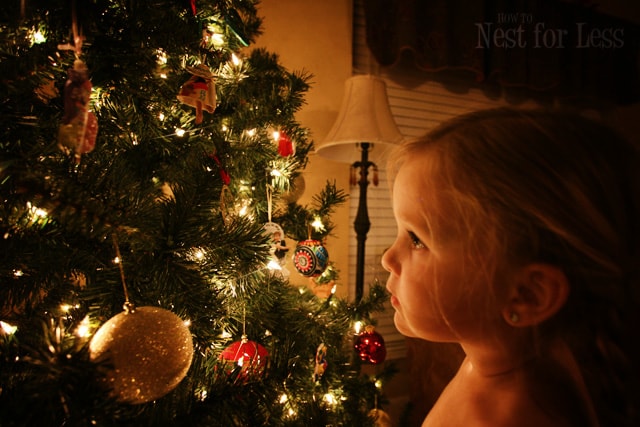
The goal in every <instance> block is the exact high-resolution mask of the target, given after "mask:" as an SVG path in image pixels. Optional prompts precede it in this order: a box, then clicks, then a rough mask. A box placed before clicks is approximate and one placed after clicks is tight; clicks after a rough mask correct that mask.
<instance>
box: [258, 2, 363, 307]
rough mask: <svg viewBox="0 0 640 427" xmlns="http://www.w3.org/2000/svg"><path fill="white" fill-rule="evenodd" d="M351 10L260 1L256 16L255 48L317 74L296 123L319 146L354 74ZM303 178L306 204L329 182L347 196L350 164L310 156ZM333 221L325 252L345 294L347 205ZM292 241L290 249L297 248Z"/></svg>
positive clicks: (347, 5)
mask: <svg viewBox="0 0 640 427" xmlns="http://www.w3.org/2000/svg"><path fill="white" fill-rule="evenodd" d="M352 7H353V6H352V1H351V0H322V1H318V0H262V2H261V3H260V4H259V5H258V14H259V16H261V17H262V18H263V20H264V21H263V35H262V36H260V37H259V38H258V40H257V43H256V44H255V45H253V46H254V47H264V48H266V49H268V50H269V51H271V52H274V53H276V54H278V55H279V57H280V62H281V63H282V65H283V66H284V67H286V68H287V69H289V70H291V71H294V70H299V71H301V70H304V71H307V72H309V73H311V74H312V75H313V78H312V79H311V84H312V86H311V90H310V91H309V92H308V93H307V96H306V101H307V104H306V105H305V106H304V107H303V109H302V110H301V111H300V112H299V113H298V115H297V119H298V121H299V122H300V123H301V124H302V125H303V126H305V127H307V128H309V130H310V132H311V139H312V140H313V141H314V142H315V143H316V146H317V144H318V143H319V142H320V141H322V140H323V138H324V137H325V136H326V135H327V133H328V132H329V130H330V129H331V126H332V124H333V121H334V120H335V118H336V117H337V115H338V109H339V108H340V102H341V101H342V93H343V88H344V82H345V80H346V79H347V78H348V77H350V76H351V50H352V47H351V39H352V36H351V35H352ZM304 179H305V184H306V187H305V192H304V194H303V195H302V197H301V198H300V200H299V203H301V204H303V205H308V204H310V203H311V198H312V197H313V195H314V194H316V193H318V191H319V190H321V189H322V188H324V185H325V183H326V181H327V180H331V181H333V180H336V183H337V187H338V188H340V189H342V190H344V191H345V192H348V191H349V166H348V165H347V164H342V163H336V162H332V161H329V160H325V159H323V158H320V157H318V156H316V155H315V154H312V155H311V156H310V161H309V165H308V166H307V169H306V170H305V172H304ZM332 219H333V221H334V223H336V224H337V227H336V229H335V231H334V235H335V236H330V237H329V238H328V239H327V242H326V248H327V250H328V251H329V257H330V259H331V261H332V262H333V263H334V264H335V266H336V268H337V269H338V270H340V279H341V280H340V281H339V282H338V288H337V293H338V295H340V296H346V295H347V294H348V288H347V278H348V277H349V264H348V256H349V253H348V250H349V247H348V236H349V227H351V224H350V223H349V206H348V202H347V203H346V204H345V205H344V206H343V207H341V208H340V209H339V210H338V211H337V212H336V214H335V215H334V216H333V218H332ZM288 243H289V246H290V247H291V245H295V242H288ZM288 269H289V270H291V277H290V280H291V282H292V283H294V284H307V279H305V278H304V277H303V276H301V275H300V274H298V273H297V272H296V271H295V269H294V268H293V265H292V264H291V263H289V265H288Z"/></svg>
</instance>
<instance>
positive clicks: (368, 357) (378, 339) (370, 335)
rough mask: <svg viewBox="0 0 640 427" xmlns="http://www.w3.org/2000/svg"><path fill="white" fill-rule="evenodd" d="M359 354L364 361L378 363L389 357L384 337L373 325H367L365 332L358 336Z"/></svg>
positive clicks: (357, 348)
mask: <svg viewBox="0 0 640 427" xmlns="http://www.w3.org/2000/svg"><path fill="white" fill-rule="evenodd" d="M354 347H355V349H356V351H357V352H358V356H360V359H361V360H363V361H364V362H369V363H373V364H374V365H377V364H378V363H382V362H384V359H385V358H386V357H387V348H386V347H385V345H384V338H382V335H380V334H379V333H377V332H376V331H375V328H374V327H373V326H371V325H369V326H367V327H365V329H364V332H362V333H361V334H360V335H358V336H357V337H356V341H355V345H354Z"/></svg>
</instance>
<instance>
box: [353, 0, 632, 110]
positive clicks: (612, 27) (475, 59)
mask: <svg viewBox="0 0 640 427" xmlns="http://www.w3.org/2000/svg"><path fill="white" fill-rule="evenodd" d="M364 9H365V17H366V34H367V43H368V45H369V48H370V49H371V52H372V54H373V56H374V57H375V59H376V60H377V61H378V63H380V64H381V65H383V66H392V65H394V64H395V63H397V62H398V61H399V60H400V58H401V57H402V56H403V54H404V53H406V52H409V53H410V55H411V57H412V58H413V62H414V63H415V65H416V66H417V67H419V68H420V69H422V70H425V71H428V72H432V73H441V72H445V74H446V73H447V72H449V73H451V72H456V73H457V74H463V75H465V76H466V77H468V79H470V80H473V81H474V82H476V83H478V84H487V85H491V84H494V85H499V86H500V87H501V88H503V89H506V90H509V88H513V89H519V90H522V89H525V90H528V91H531V92H544V93H546V94H552V95H553V96H557V97H560V98H571V99H575V100H577V101H581V100H585V99H591V100H603V101H604V100H606V101H609V102H614V103H617V104H629V103H634V102H638V101H640V72H639V64H640V55H639V52H640V49H639V44H640V31H639V26H638V25H637V24H634V23H632V22H628V21H625V20H623V19H619V18H614V17H612V16H609V15H605V14H602V13H599V12H598V11H597V10H595V9H594V8H590V7H586V6H583V5H580V4H574V3H568V2H565V1H560V0H529V1H527V0H366V1H364Z"/></svg>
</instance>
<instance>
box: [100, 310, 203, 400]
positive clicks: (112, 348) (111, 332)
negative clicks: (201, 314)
mask: <svg viewBox="0 0 640 427" xmlns="http://www.w3.org/2000/svg"><path fill="white" fill-rule="evenodd" d="M89 352H90V357H91V360H92V361H94V362H105V365H104V366H105V369H106V372H105V379H106V382H107V385H108V386H109V388H110V389H111V391H112V396H114V397H115V398H116V399H117V400H119V401H121V402H126V403H131V404H140V403H145V402H149V401H152V400H156V399H159V398H160V397H162V396H164V395H165V394H167V393H169V392H170V391H171V390H173V389H174V388H175V387H176V386H177V385H178V383H180V381H182V379H183V378H184V377H185V375H186V374H187V371H188V370H189V367H190V366H191V360H192V358H193V341H192V338H191V332H190V331H189V328H188V327H187V325H186V324H185V322H184V321H183V320H182V319H180V318H179V317H178V316H176V315H175V314H174V313H172V312H171V311H168V310H165V309H163V308H159V307H139V308H129V309H127V310H126V311H125V312H123V313H120V314H117V315H116V316H114V317H112V318H111V319H109V320H108V321H107V322H106V323H105V324H104V325H102V326H101V327H100V329H98V331H97V332H96V334H95V335H94V337H93V339H92V340H91V343H90V344H89Z"/></svg>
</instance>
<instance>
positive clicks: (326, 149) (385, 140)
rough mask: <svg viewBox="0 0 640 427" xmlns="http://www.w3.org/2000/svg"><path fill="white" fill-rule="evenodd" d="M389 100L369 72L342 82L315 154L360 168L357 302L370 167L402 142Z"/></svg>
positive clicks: (356, 225)
mask: <svg viewBox="0 0 640 427" xmlns="http://www.w3.org/2000/svg"><path fill="white" fill-rule="evenodd" d="M402 140H403V136H402V134H401V133H400V131H399V130H398V127H397V126H396V123H395V121H394V120H393V116H392V115H391V109H390V108H389V102H388V100H387V90H386V85H385V83H384V80H382V79H380V78H378V77H375V76H372V75H368V74H367V75H358V76H353V77H351V78H349V79H348V80H347V81H346V82H345V92H344V97H343V99H342V106H341V107H340V112H339V113H338V118H337V119H336V122H335V123H334V124H333V127H332V128H331V130H330V131H329V134H328V135H327V137H326V138H325V139H324V141H322V142H321V143H319V144H318V146H317V149H316V152H317V154H318V155H320V156H322V157H325V158H328V159H331V160H335V161H339V162H343V163H349V164H351V167H352V168H353V169H355V170H359V171H360V179H359V180H358V185H359V186H360V197H359V201H358V211H357V213H356V219H355V222H354V228H355V231H356V237H357V242H358V245H357V259H356V296H355V299H356V302H359V301H360V300H361V299H362V295H363V292H364V253H365V242H366V240H367V233H368V232H369V229H370V228H371V222H370V221H369V212H368V209H367V186H368V185H369V179H368V174H369V168H370V167H374V168H375V167H376V162H380V161H382V160H383V159H384V157H385V155H386V153H387V152H388V149H389V148H391V147H392V146H393V145H396V144H399V143H400V142H402Z"/></svg>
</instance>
